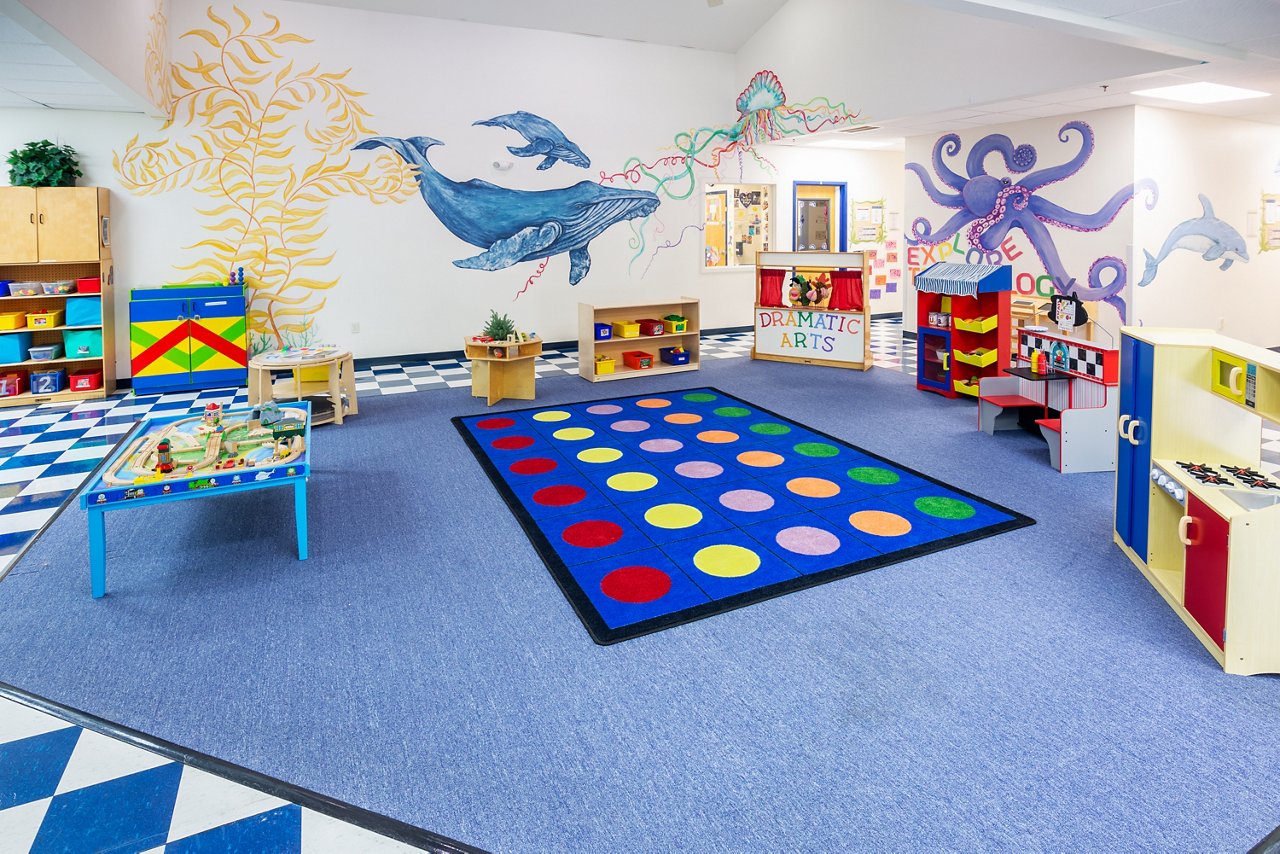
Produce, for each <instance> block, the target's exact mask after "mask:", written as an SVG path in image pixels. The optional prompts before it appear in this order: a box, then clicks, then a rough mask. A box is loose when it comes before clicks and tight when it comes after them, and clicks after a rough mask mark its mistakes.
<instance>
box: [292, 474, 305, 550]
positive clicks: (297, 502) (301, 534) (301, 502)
mask: <svg viewBox="0 0 1280 854" xmlns="http://www.w3.org/2000/svg"><path fill="white" fill-rule="evenodd" d="M293 515H294V516H295V517H296V519H297V527H298V560H306V559H307V482H306V481H305V480H300V481H297V482H296V483H294V485H293Z"/></svg>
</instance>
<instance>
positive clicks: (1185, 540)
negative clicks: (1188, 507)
mask: <svg viewBox="0 0 1280 854" xmlns="http://www.w3.org/2000/svg"><path fill="white" fill-rule="evenodd" d="M1192 521H1193V520H1192V518H1191V517H1190V516H1183V517H1182V518H1181V519H1179V520H1178V540H1179V541H1180V542H1181V543H1182V544H1183V545H1184V546H1194V545H1195V543H1194V542H1192V540H1191V537H1190V536H1188V535H1187V529H1188V528H1190V527H1191V522H1192Z"/></svg>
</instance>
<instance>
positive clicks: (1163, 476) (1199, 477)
mask: <svg viewBox="0 0 1280 854" xmlns="http://www.w3.org/2000/svg"><path fill="white" fill-rule="evenodd" d="M1177 466H1178V468H1180V469H1182V470H1183V471H1185V472H1186V473H1187V474H1188V475H1190V476H1191V477H1193V478H1195V479H1196V482H1198V483H1201V484H1203V485H1205V486H1217V487H1224V488H1225V489H1226V490H1227V491H1226V494H1227V495H1229V496H1231V498H1232V499H1233V500H1235V501H1236V502H1237V503H1241V504H1247V505H1248V506H1250V507H1252V506H1254V505H1255V504H1257V501H1255V500H1253V499H1248V500H1247V501H1243V500H1242V499H1241V498H1240V497H1239V496H1242V495H1244V494H1245V493H1237V492H1232V491H1231V490H1241V489H1243V490H1246V491H1247V492H1249V493H1266V492H1267V491H1268V490H1276V491H1280V483H1277V482H1276V481H1274V480H1272V479H1271V478H1269V477H1267V476H1266V475H1265V474H1263V473H1262V472H1260V471H1257V470H1255V469H1251V468H1248V467H1247V466H1227V465H1220V466H1218V467H1217V468H1214V467H1213V466H1211V465H1209V464H1208V463H1191V462H1178V463H1177ZM1151 480H1152V481H1154V482H1155V484H1156V485H1157V486H1159V487H1160V488H1161V489H1163V490H1164V491H1165V492H1167V493H1169V495H1171V496H1173V498H1174V500H1175V501H1182V500H1183V499H1185V498H1186V490H1184V489H1183V488H1182V486H1181V485H1180V484H1179V483H1178V481H1177V479H1176V478H1174V477H1173V476H1172V475H1170V474H1169V473H1168V472H1166V471H1164V470H1163V469H1161V468H1160V467H1159V466H1152V467H1151ZM1259 500H1267V499H1259ZM1270 500H1274V499H1270Z"/></svg>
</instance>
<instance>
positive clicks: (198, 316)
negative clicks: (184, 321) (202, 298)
mask: <svg viewBox="0 0 1280 854" xmlns="http://www.w3.org/2000/svg"><path fill="white" fill-rule="evenodd" d="M191 319H192V320H199V319H200V315H198V314H193V315H191Z"/></svg>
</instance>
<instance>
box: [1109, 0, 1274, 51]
mask: <svg viewBox="0 0 1280 854" xmlns="http://www.w3.org/2000/svg"><path fill="white" fill-rule="evenodd" d="M1113 19H1114V20H1116V21H1119V22H1121V23H1125V24H1132V25H1133V26H1136V27H1143V28H1145V29H1149V30H1154V31H1155V32H1158V33H1169V34H1171V35H1175V36H1182V37H1183V38H1188V39H1196V40H1198V41H1202V42H1209V43H1210V44H1222V45H1236V44H1238V43H1239V42H1242V41H1244V40H1246V39H1256V38H1259V37H1262V36H1274V35H1280V4H1277V3H1275V2H1273V0H1231V2H1230V3H1223V2H1221V0H1178V2H1175V3H1165V4H1161V5H1157V6H1154V7H1153V8H1150V9H1144V10H1141V11H1135V12H1129V13H1126V14H1123V15H1116V16H1114V18H1113Z"/></svg>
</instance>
